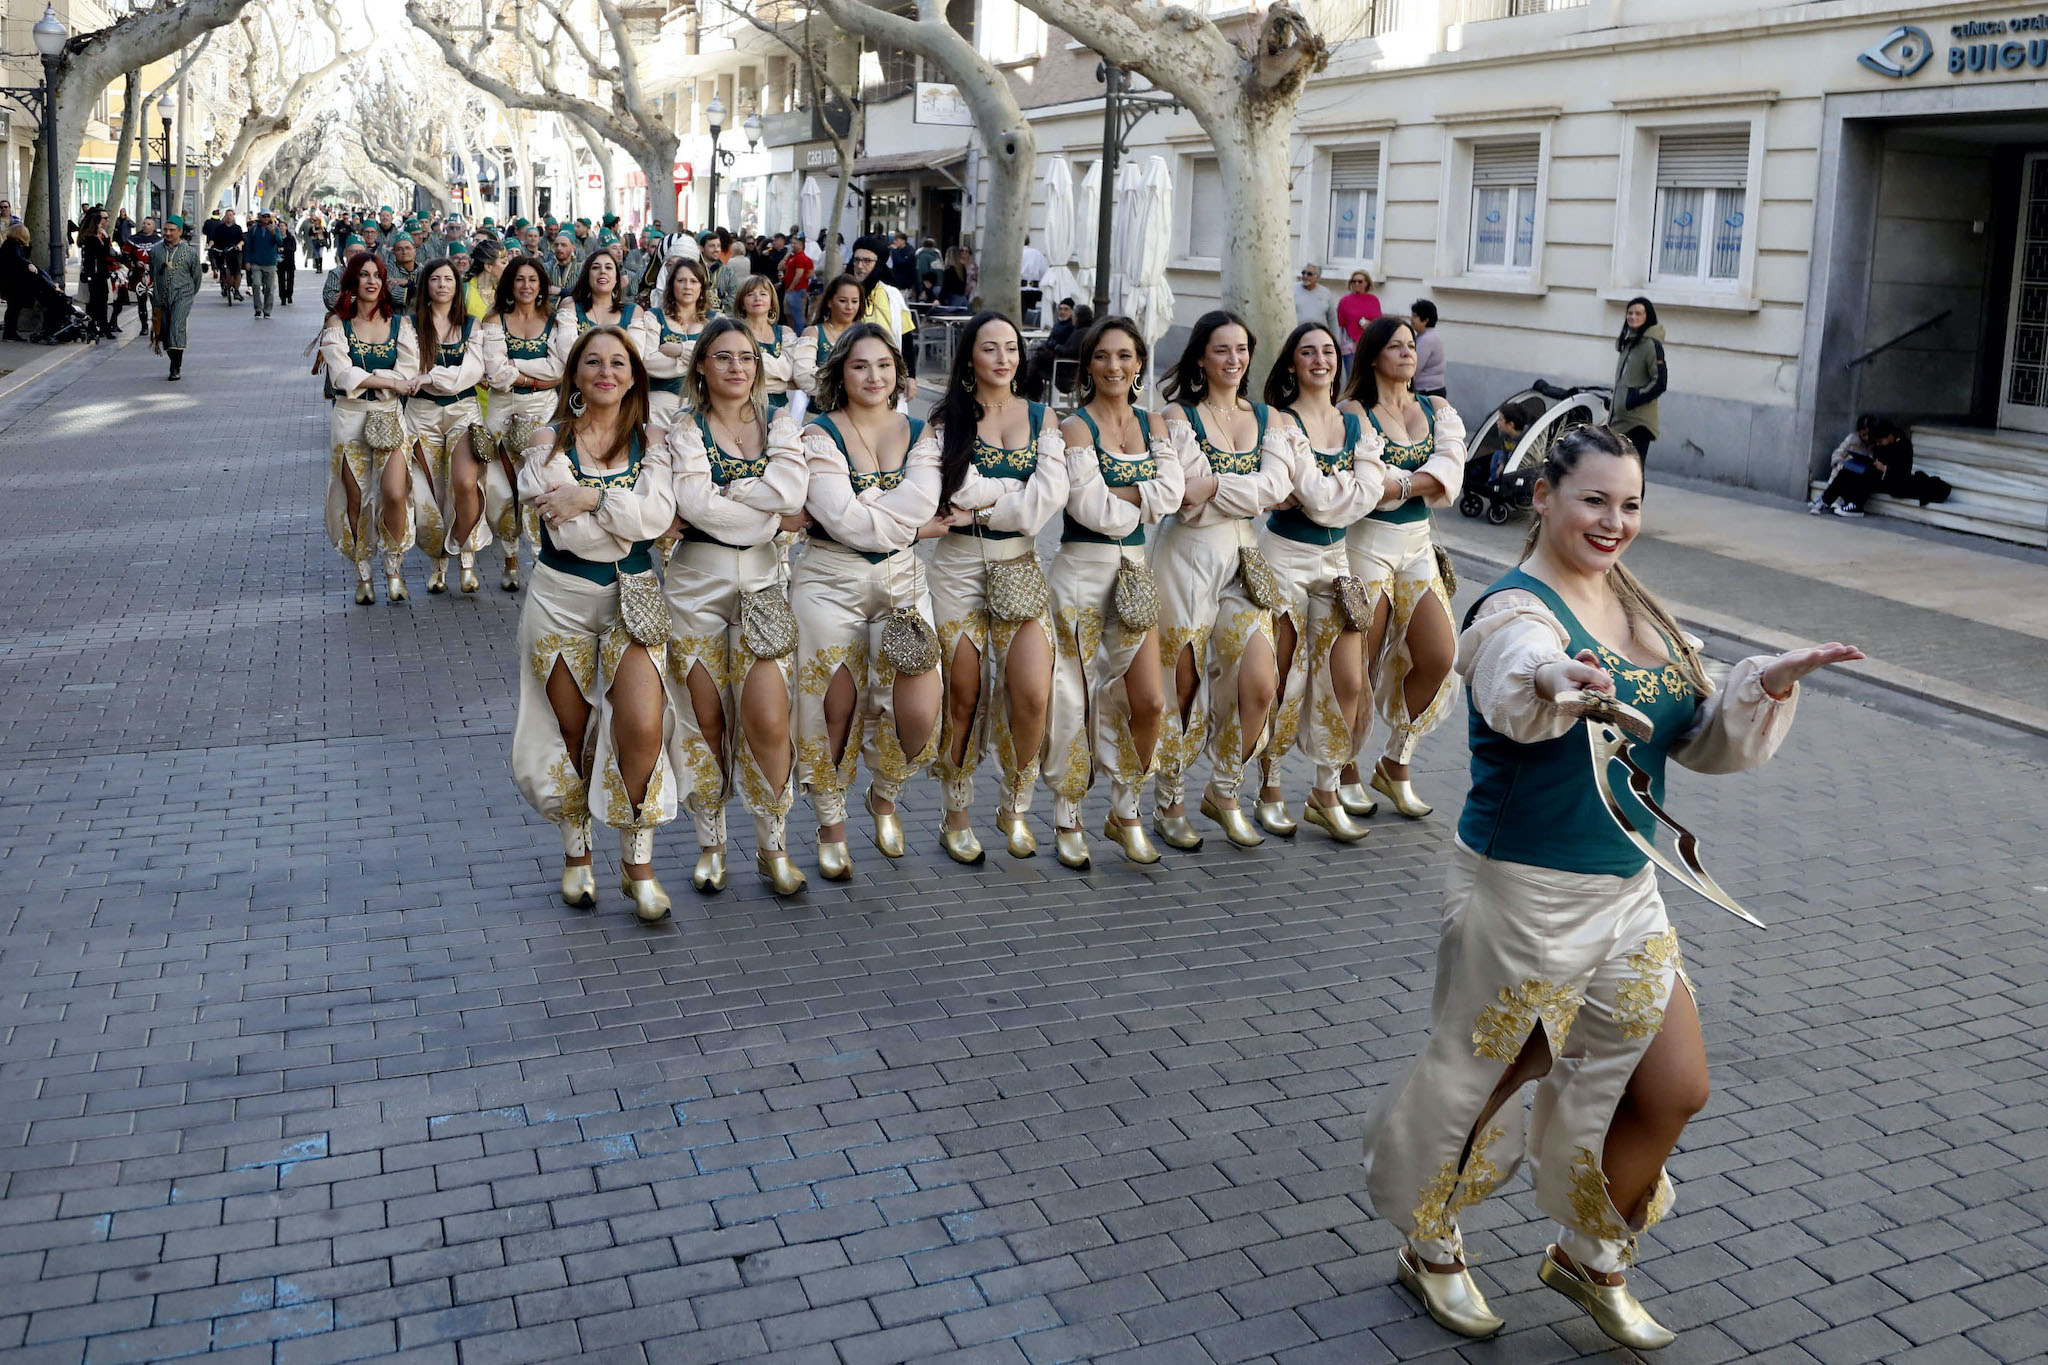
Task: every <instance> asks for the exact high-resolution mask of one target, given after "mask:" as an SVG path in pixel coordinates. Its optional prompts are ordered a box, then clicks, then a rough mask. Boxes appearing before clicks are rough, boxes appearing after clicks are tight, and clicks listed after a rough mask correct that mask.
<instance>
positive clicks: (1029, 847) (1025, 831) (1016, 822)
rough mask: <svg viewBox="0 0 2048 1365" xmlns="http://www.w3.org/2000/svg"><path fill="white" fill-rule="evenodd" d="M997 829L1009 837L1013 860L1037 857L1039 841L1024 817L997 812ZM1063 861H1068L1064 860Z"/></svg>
mask: <svg viewBox="0 0 2048 1365" xmlns="http://www.w3.org/2000/svg"><path fill="white" fill-rule="evenodd" d="M996 828H997V829H999V830H1001V831H1002V832H1003V833H1004V834H1005V835H1007V836H1008V837H1009V840H1010V856H1011V857H1012V858H1030V857H1034V856H1036V855H1037V853H1038V840H1037V839H1036V838H1034V837H1033V836H1032V833H1031V827H1030V826H1029V825H1027V824H1025V823H1024V817H1023V816H1021V815H1017V814H1013V813H1012V812H1010V811H997V812H996ZM1061 861H1062V862H1065V861H1066V860H1065V859H1064V858H1062V859H1061ZM1067 866H1069V867H1072V866H1073V864H1072V863H1067Z"/></svg>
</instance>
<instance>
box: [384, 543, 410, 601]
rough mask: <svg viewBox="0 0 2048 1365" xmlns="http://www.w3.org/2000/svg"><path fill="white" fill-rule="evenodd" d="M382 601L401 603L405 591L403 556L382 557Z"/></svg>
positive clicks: (404, 598) (389, 555)
mask: <svg viewBox="0 0 2048 1365" xmlns="http://www.w3.org/2000/svg"><path fill="white" fill-rule="evenodd" d="M384 600H385V601H386V602H403V601H405V600H406V591H405V556H403V555H394V554H387V555H385V556H384Z"/></svg>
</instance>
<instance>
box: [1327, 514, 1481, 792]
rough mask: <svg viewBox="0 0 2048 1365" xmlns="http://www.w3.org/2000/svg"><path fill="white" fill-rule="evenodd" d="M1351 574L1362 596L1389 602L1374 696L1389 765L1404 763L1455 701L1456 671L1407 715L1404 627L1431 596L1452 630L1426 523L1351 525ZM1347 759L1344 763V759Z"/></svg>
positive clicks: (1375, 665)
mask: <svg viewBox="0 0 2048 1365" xmlns="http://www.w3.org/2000/svg"><path fill="white" fill-rule="evenodd" d="M1344 546H1345V552H1346V554H1347V555H1348V556H1349V557H1350V560H1351V572H1352V573H1354V574H1356V575H1357V576H1358V577H1360V578H1362V579H1364V580H1365V590H1366V594H1367V595H1368V596H1369V597H1370V598H1371V599H1372V600H1373V601H1374V602H1375V603H1377V602H1378V601H1379V600H1380V599H1381V598H1382V597H1385V598H1387V599H1388V600H1389V602H1390V603H1391V607H1390V610H1389V611H1388V614H1387V634H1386V638H1385V639H1384V640H1382V641H1381V643H1380V653H1379V657H1378V658H1377V659H1374V660H1372V661H1371V662H1372V665H1373V675H1372V676H1373V692H1374V696H1375V699H1376V701H1377V702H1378V706H1379V713H1380V719H1382V720H1384V721H1385V722H1386V723H1387V729H1388V733H1387V749H1386V757H1387V761H1388V762H1390V763H1406V762H1408V761H1409V760H1410V759H1411V758H1413V757H1414V756H1415V747H1416V745H1418V744H1420V743H1421V742H1422V737H1423V736H1424V735H1426V734H1428V733H1429V732H1430V731H1431V730H1434V729H1435V728H1436V727H1437V726H1438V725H1439V724H1441V723H1442V721H1443V718H1444V717H1445V716H1446V715H1448V714H1450V710H1451V703H1453V702H1454V701H1456V700H1457V698H1458V675H1457V672H1456V671H1455V670H1453V671H1452V672H1450V673H1447V674H1445V675H1444V682H1443V686H1441V687H1439V688H1438V689H1437V692H1436V696H1435V697H1433V698H1431V700H1430V703H1429V705H1427V706H1425V707H1423V708H1422V713H1421V714H1420V715H1415V716H1411V715H1409V714H1408V692H1407V684H1408V664H1409V656H1408V623H1409V622H1410V621H1411V620H1413V619H1414V618H1415V607H1416V604H1417V603H1419V602H1420V601H1421V600H1422V599H1423V598H1424V597H1434V598H1435V599H1436V600H1437V601H1438V602H1439V603H1440V604H1441V605H1442V606H1443V610H1444V619H1445V620H1447V621H1449V622H1450V623H1451V626H1452V629H1453V631H1455V630H1456V626H1457V618H1456V617H1455V616H1452V615H1451V595H1450V593H1449V591H1447V590H1446V589H1445V587H1444V581H1443V579H1442V578H1441V577H1440V576H1438V574H1437V568H1436V550H1435V548H1434V547H1433V545H1432V543H1431V541H1430V538H1429V522H1428V521H1427V520H1423V521H1408V522H1391V521H1374V520H1372V519H1371V518H1367V519H1366V520H1364V521H1360V522H1355V523H1353V525H1352V527H1351V530H1350V532H1349V533H1348V534H1347V535H1346V536H1345V537H1344ZM1347 761H1348V760H1347Z"/></svg>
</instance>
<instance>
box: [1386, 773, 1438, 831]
mask: <svg viewBox="0 0 2048 1365" xmlns="http://www.w3.org/2000/svg"><path fill="white" fill-rule="evenodd" d="M1372 789H1373V790H1374V791H1376V792H1378V793H1379V794H1380V795H1381V796H1384V797H1386V798H1387V800H1389V801H1391V802H1393V803H1394V809H1395V810H1397V811H1399V812H1400V813H1401V814H1403V815H1405V816H1407V817H1408V818H1409V819H1410V820H1420V819H1421V818H1422V817H1423V816H1425V815H1427V814H1429V812H1430V811H1431V810H1432V809H1434V808H1433V807H1432V806H1430V804H1429V803H1428V802H1426V801H1424V800H1423V799H1422V798H1421V797H1419V796H1417V795H1416V794H1415V787H1414V785H1413V784H1411V783H1410V782H1409V781H1408V779H1407V778H1405V777H1403V778H1400V779H1398V780H1397V779H1395V778H1391V777H1388V776H1387V774H1386V771H1385V770H1384V769H1383V768H1381V767H1380V765H1379V764H1377V763H1375V764H1373V765H1372Z"/></svg>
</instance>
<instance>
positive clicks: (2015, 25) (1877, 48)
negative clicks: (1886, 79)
mask: <svg viewBox="0 0 2048 1365" xmlns="http://www.w3.org/2000/svg"><path fill="white" fill-rule="evenodd" d="M1948 36H1949V48H1948V74H1949V75H1951V76H1981V75H1991V74H1994V73H1996V72H2000V71H2020V70H2024V69H2027V68H2037V69H2038V68H2040V67H2048V11H2043V12H2041V13H2036V14H2015V15H2008V16H2001V17H1993V18H1985V19H1967V20H1964V21H1963V22H1961V23H1956V24H1951V25H1949V29H1948ZM1933 55H1934V40H1933V39H1931V38H1929V37H1928V36H1927V31H1926V30H1925V29H1921V28H1916V27H1914V26H1913V25H1911V24H1900V25H1899V26H1898V27H1897V28H1894V29H1893V30H1892V31H1891V32H1890V33H1887V34H1886V35H1885V36H1884V38H1883V40H1882V41H1880V42H1877V43H1874V44H1872V45H1871V46H1869V47H1866V48H1864V49H1863V51H1861V52H1859V53H1857V54H1856V61H1857V62H1858V64H1860V65H1862V66H1865V67H1868V68H1869V69H1870V70H1872V71H1875V72H1876V73H1877V74H1878V75H1880V76H1890V77H1892V78H1893V79H1895V80H1903V79H1905V78H1906V77H1908V76H1911V75H1914V74H1916V73H1917V72H1918V71H1919V70H1920V68H1922V67H1924V66H1926V65H1927V61H1928V59H1929V58H1930V57H1932V56H1933Z"/></svg>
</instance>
